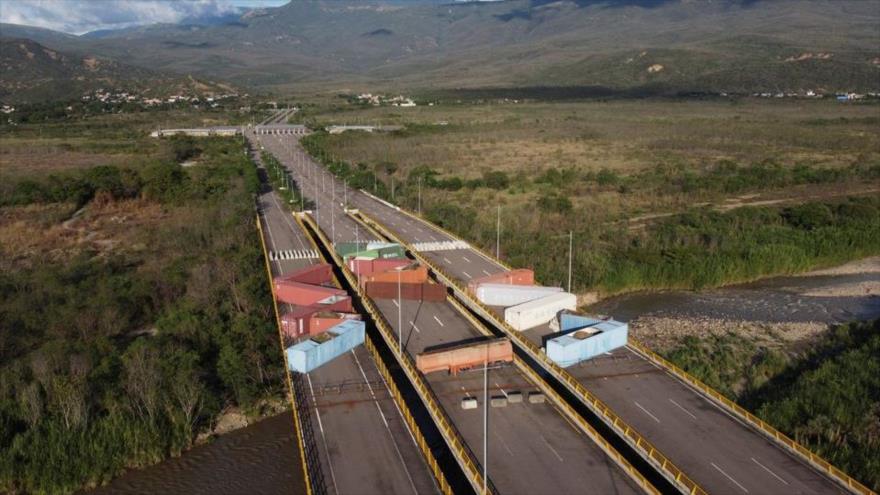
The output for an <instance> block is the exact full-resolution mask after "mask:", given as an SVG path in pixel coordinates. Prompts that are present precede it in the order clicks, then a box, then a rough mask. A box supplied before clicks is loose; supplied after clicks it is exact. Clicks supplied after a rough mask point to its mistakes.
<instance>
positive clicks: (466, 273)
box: [461, 272, 473, 278]
mask: <svg viewBox="0 0 880 495" xmlns="http://www.w3.org/2000/svg"><path fill="white" fill-rule="evenodd" d="M461 273H463V274H464V276H465V277H467V278H473V277H471V275H470V274H469V273H468V272H461Z"/></svg>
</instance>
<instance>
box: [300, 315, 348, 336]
mask: <svg viewBox="0 0 880 495" xmlns="http://www.w3.org/2000/svg"><path fill="white" fill-rule="evenodd" d="M360 319H361V315H359V314H355V313H338V312H336V311H318V312H315V313H313V314H312V315H311V317H310V318H309V324H308V330H307V331H308V332H309V335H318V334H319V333H323V332H326V331H327V330H329V329H331V328H333V327H335V326H336V325H339V324H340V323H342V322H344V321H347V320H360Z"/></svg>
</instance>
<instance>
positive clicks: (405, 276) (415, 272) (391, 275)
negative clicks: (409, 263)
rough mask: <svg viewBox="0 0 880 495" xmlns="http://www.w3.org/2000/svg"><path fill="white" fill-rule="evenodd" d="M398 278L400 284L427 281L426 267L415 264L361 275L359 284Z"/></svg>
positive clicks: (391, 280)
mask: <svg viewBox="0 0 880 495" xmlns="http://www.w3.org/2000/svg"><path fill="white" fill-rule="evenodd" d="M398 278H399V279H400V283H402V284H422V283H425V282H427V281H428V269H427V268H426V267H424V266H421V265H417V266H415V267H412V268H408V269H406V270H389V271H387V272H375V273H372V274H370V275H365V276H362V277H361V285H363V284H365V283H368V282H394V283H395V284H396V283H397V280H398Z"/></svg>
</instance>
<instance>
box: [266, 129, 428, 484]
mask: <svg viewBox="0 0 880 495" xmlns="http://www.w3.org/2000/svg"><path fill="white" fill-rule="evenodd" d="M249 137H251V136H249ZM259 203H260V210H261V221H262V223H263V229H264V232H265V233H266V242H267V248H268V249H270V250H272V251H280V250H286V249H296V250H311V249H312V246H311V244H310V243H309V242H308V239H307V238H306V237H305V233H304V232H303V231H302V229H301V228H300V226H299V225H298V224H297V223H296V222H295V220H294V219H293V217H292V216H291V215H290V213H287V212H286V211H285V210H284V208H283V205H282V204H281V203H280V201H279V199H278V197H277V195H276V194H275V193H274V192H273V191H271V190H270V191H265V192H263V193H262V194H261V195H260V198H259ZM318 262H319V260H318V259H317V258H312V259H298V260H280V261H272V262H270V265H271V269H272V274H273V276H277V275H282V274H285V273H289V272H291V271H293V270H296V269H298V268H303V267H306V266H309V265H311V264H315V263H318ZM291 308H292V307H291V306H290V305H286V304H284V305H281V307H279V309H280V310H281V311H282V312H286V311H289V310H290V309H291ZM302 383H303V386H302V388H301V390H303V391H304V394H303V395H306V397H302V396H298V398H299V400H300V401H303V400H306V401H307V403H308V406H309V407H308V410H309V417H308V418H303V421H308V422H309V424H310V425H311V428H309V430H310V431H312V432H313V435H314V437H313V438H312V439H311V441H312V442H313V444H314V445H315V446H316V448H317V450H318V452H319V456H318V457H319V459H320V462H321V468H322V474H323V478H324V484H325V486H326V487H327V491H328V493H337V494H361V493H382V494H385V493H394V494H413V493H419V494H421V493H438V492H439V490H438V489H437V486H436V483H435V481H434V478H433V475H432V474H431V472H430V470H429V469H428V467H427V465H426V463H425V461H424V458H423V456H422V454H421V452H420V451H419V449H418V447H417V446H416V444H415V441H414V439H413V437H412V435H411V434H410V432H409V429H408V428H407V425H406V423H405V421H404V419H403V417H402V416H401V414H400V411H399V410H398V409H397V405H396V404H395V402H394V400H393V398H392V396H391V393H390V391H389V390H388V388H387V386H386V385H385V382H384V381H383V379H382V377H381V375H380V373H379V371H378V369H377V368H376V364H375V362H374V361H373V358H372V357H371V356H370V354H369V352H368V351H367V350H366V349H365V348H364V347H363V346H358V347H357V348H356V349H354V350H353V351H352V352H350V353H348V354H346V355H345V356H342V357H339V358H337V359H335V360H333V361H332V362H330V363H328V364H326V365H324V366H322V367H320V368H318V369H316V370H314V371H312V372H311V373H308V374H306V375H304V379H303V380H302ZM291 469H300V467H299V466H294V465H291Z"/></svg>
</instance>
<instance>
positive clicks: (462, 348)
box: [416, 337, 513, 375]
mask: <svg viewBox="0 0 880 495" xmlns="http://www.w3.org/2000/svg"><path fill="white" fill-rule="evenodd" d="M512 361H513V346H512V345H511V344H510V340H509V339H507V338H503V337H502V338H486V337H478V338H476V339H467V340H463V341H459V342H453V343H451V344H443V345H440V346H434V347H429V348H427V349H426V350H425V351H424V352H421V353H419V354H417V355H416V368H418V369H419V371H421V372H422V373H425V374H427V373H433V372H435V371H446V372H448V373H452V374H453V375H455V374H458V372H459V371H462V370H466V369H469V368H474V367H482V365H483V364H484V363H485V364H486V365H488V366H492V365H493V364H498V363H509V362H512Z"/></svg>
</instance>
